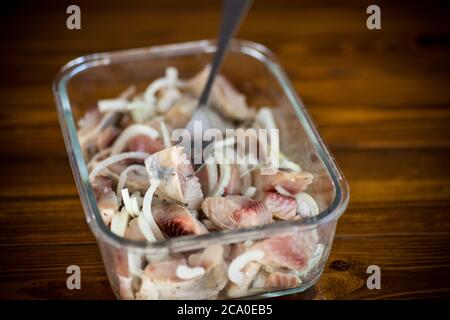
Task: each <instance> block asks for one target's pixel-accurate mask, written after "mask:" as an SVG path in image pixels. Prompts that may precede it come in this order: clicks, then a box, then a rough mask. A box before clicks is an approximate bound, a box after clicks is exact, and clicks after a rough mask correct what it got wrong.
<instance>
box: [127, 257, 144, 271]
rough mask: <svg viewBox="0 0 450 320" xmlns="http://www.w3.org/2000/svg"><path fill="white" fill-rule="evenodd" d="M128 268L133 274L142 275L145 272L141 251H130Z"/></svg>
mask: <svg viewBox="0 0 450 320" xmlns="http://www.w3.org/2000/svg"><path fill="white" fill-rule="evenodd" d="M127 255H128V270H129V271H130V273H131V274H132V275H135V276H137V277H141V276H142V275H143V274H144V270H143V269H142V258H141V255H140V254H139V253H134V252H128V254H127Z"/></svg>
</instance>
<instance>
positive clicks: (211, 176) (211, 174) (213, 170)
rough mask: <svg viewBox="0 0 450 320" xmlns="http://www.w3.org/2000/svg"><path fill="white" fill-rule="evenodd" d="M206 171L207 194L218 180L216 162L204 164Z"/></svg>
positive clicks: (211, 191)
mask: <svg viewBox="0 0 450 320" xmlns="http://www.w3.org/2000/svg"><path fill="white" fill-rule="evenodd" d="M206 171H207V173H208V195H211V194H212V193H213V190H214V188H215V186H216V185H217V182H218V180H219V172H218V170H217V164H206Z"/></svg>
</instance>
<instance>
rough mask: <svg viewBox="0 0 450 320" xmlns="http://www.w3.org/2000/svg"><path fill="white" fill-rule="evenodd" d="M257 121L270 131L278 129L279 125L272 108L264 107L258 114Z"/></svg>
mask: <svg viewBox="0 0 450 320" xmlns="http://www.w3.org/2000/svg"><path fill="white" fill-rule="evenodd" d="M256 121H258V122H259V124H261V125H262V126H263V127H264V128H266V129H267V130H268V131H270V130H272V129H277V125H276V123H275V119H274V117H273V113H272V110H271V109H270V108H267V107H264V108H261V109H259V111H258V113H257V114H256Z"/></svg>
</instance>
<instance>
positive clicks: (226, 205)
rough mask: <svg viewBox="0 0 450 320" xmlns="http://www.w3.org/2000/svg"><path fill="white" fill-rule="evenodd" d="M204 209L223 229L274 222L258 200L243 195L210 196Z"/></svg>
mask: <svg viewBox="0 0 450 320" xmlns="http://www.w3.org/2000/svg"><path fill="white" fill-rule="evenodd" d="M201 208H202V211H203V212H204V213H205V215H206V216H207V217H208V218H209V219H210V220H211V221H212V222H214V223H215V224H216V225H218V226H219V227H220V228H222V229H235V228H241V227H251V226H258V225H263V224H268V223H271V222H272V215H271V214H270V212H269V211H268V210H267V209H266V207H265V206H264V205H263V204H262V203H261V202H258V201H255V200H252V199H248V198H246V197H243V196H237V195H233V196H225V197H208V198H206V199H205V200H203V202H202V206H201Z"/></svg>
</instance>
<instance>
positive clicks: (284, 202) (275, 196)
mask: <svg viewBox="0 0 450 320" xmlns="http://www.w3.org/2000/svg"><path fill="white" fill-rule="evenodd" d="M261 201H262V203H263V204H264V205H265V206H266V208H267V210H269V211H270V212H271V213H272V215H273V216H274V217H275V218H278V219H282V220H289V219H291V218H293V217H295V215H296V214H297V200H296V199H295V198H294V197H289V196H285V195H282V194H279V193H278V192H267V191H266V192H264V194H263V196H262V199H261Z"/></svg>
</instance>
